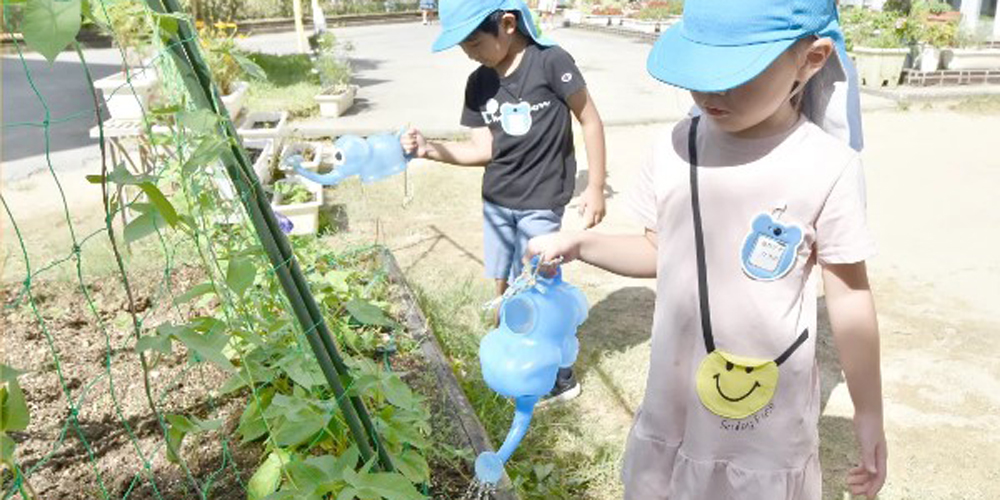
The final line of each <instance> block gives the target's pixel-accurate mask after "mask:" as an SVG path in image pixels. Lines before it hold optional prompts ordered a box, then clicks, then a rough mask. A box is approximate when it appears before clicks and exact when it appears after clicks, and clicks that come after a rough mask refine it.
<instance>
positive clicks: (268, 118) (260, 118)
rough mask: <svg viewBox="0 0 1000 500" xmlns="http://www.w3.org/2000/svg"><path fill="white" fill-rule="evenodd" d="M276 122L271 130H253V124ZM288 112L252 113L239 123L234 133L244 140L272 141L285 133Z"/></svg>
mask: <svg viewBox="0 0 1000 500" xmlns="http://www.w3.org/2000/svg"><path fill="white" fill-rule="evenodd" d="M260 122H276V124H275V126H273V127H271V128H254V124H255V123H260ZM287 124H288V111H254V112H251V113H248V114H247V116H246V118H244V119H243V121H241V122H240V125H239V127H237V130H236V132H237V133H238V134H239V135H240V136H241V137H243V138H244V139H274V138H277V137H281V136H282V135H283V134H284V133H285V126H286V125H287Z"/></svg>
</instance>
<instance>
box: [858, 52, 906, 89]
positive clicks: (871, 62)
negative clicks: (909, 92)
mask: <svg viewBox="0 0 1000 500" xmlns="http://www.w3.org/2000/svg"><path fill="white" fill-rule="evenodd" d="M909 53H910V49H872V48H868V47H855V48H854V61H855V65H856V66H857V69H858V78H859V79H860V80H861V85H864V86H867V87H896V86H897V85H899V77H900V75H902V73H903V65H904V64H906V55H907V54H909Z"/></svg>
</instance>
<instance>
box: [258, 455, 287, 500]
mask: <svg viewBox="0 0 1000 500" xmlns="http://www.w3.org/2000/svg"><path fill="white" fill-rule="evenodd" d="M290 458H291V456H290V455H289V454H288V452H286V451H284V450H274V451H272V452H271V454H270V455H268V457H267V460H265V461H264V463H263V464H261V465H260V467H258V468H257V472H254V474H253V477H251V478H250V482H249V483H248V484H247V500H263V498H264V497H266V496H268V495H270V494H271V493H274V492H275V491H277V490H278V486H281V465H282V464H284V463H287V462H288V461H289V460H290Z"/></svg>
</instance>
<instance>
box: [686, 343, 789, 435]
mask: <svg viewBox="0 0 1000 500" xmlns="http://www.w3.org/2000/svg"><path fill="white" fill-rule="evenodd" d="M695 378H696V380H697V391H698V398H699V399H701V403H702V404H703V405H705V408H708V410H709V411H711V412H712V413H714V414H716V415H719V416H720V417H726V418H733V419H739V418H746V417H748V416H750V415H753V414H754V413H755V412H757V411H758V410H760V409H761V408H763V407H764V405H766V404H767V403H768V401H770V400H771V398H772V397H774V390H775V389H776V388H777V387H778V364H777V363H775V362H774V361H771V360H764V359H755V358H747V357H743V356H736V355H733V354H729V353H726V352H722V351H719V350H715V351H712V352H710V353H709V354H708V355H707V356H705V359H704V360H703V361H702V362H701V366H699V367H698V373H697V375H696V377H695Z"/></svg>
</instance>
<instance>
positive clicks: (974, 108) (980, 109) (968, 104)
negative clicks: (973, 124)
mask: <svg viewBox="0 0 1000 500" xmlns="http://www.w3.org/2000/svg"><path fill="white" fill-rule="evenodd" d="M951 109H952V110H953V111H957V112H959V113H969V114H976V115H996V114H1000V96H996V95H994V96H985V97H970V98H968V99H965V100H963V101H961V102H959V103H958V104H955V105H954V106H952V107H951Z"/></svg>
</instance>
